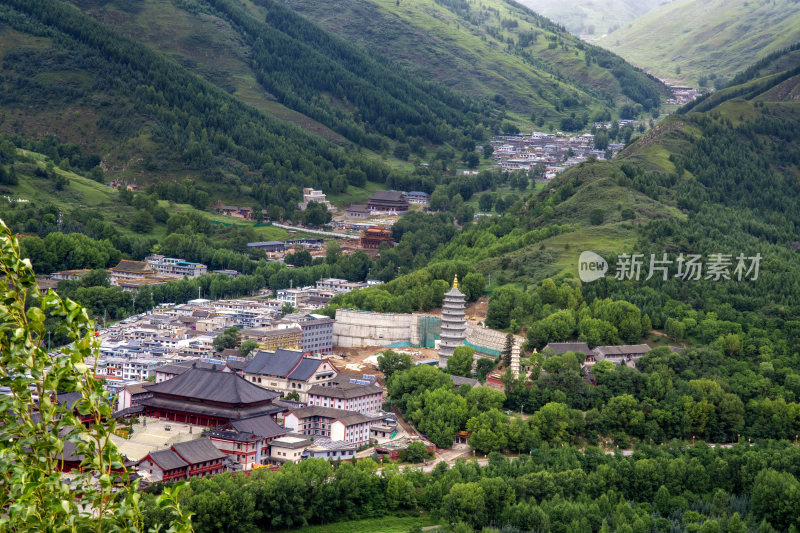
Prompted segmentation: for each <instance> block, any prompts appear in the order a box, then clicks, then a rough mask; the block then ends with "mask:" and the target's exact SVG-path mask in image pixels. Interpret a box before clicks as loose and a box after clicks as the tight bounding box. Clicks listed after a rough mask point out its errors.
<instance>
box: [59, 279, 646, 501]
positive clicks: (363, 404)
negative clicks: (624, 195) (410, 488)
mask: <svg viewBox="0 0 800 533" xmlns="http://www.w3.org/2000/svg"><path fill="white" fill-rule="evenodd" d="M343 285H345V283H343V280H333V279H325V280H320V281H319V282H318V283H317V287H315V289H317V290H320V291H332V292H336V291H341V290H348V289H350V287H343ZM297 303H298V305H301V306H302V302H297ZM284 304H285V301H283V300H280V299H277V298H274V297H272V296H270V295H261V296H256V297H251V298H241V299H234V300H216V301H211V300H206V299H200V298H198V299H195V300H192V301H189V302H187V303H185V304H167V305H161V306H159V307H158V308H156V309H154V310H152V311H149V312H146V313H143V314H140V315H137V316H133V317H130V318H128V319H125V320H123V321H121V322H119V323H117V324H113V325H110V326H108V327H105V328H99V329H98V331H97V338H98V342H99V351H98V357H97V360H96V361H89V363H90V364H94V368H96V374H95V377H96V378H97V379H100V380H102V381H103V382H104V384H105V385H104V386H105V388H106V390H107V391H108V393H109V395H110V396H111V398H112V400H113V403H114V406H115V412H114V415H113V417H114V418H115V419H116V420H117V424H118V425H117V428H118V429H117V431H116V434H115V435H114V436H113V439H114V441H115V444H116V445H117V447H118V448H119V450H120V451H121V452H122V454H123V455H124V456H125V457H126V458H127V459H128V466H129V467H131V468H132V469H133V470H135V472H136V473H137V475H138V476H139V477H140V478H141V479H142V482H143V483H144V484H145V486H146V485H147V484H149V483H156V482H172V481H178V480H183V479H189V478H193V477H203V476H212V475H216V474H220V473H223V472H234V473H235V472H245V473H247V472H250V471H252V470H254V469H258V468H271V469H276V468H279V467H280V466H281V465H282V464H284V463H286V462H294V463H297V462H300V461H303V460H305V459H308V458H323V459H326V460H329V461H344V460H358V459H361V458H365V457H372V458H374V459H378V460H381V459H385V460H390V461H396V460H398V459H400V458H402V457H404V453H405V451H406V450H408V448H409V446H410V445H411V444H412V443H421V445H416V446H422V447H424V449H425V450H427V451H428V452H429V453H433V454H435V455H434V456H433V457H434V458H435V459H436V460H444V461H449V462H452V461H454V460H455V459H456V458H458V457H466V456H469V455H470V454H471V451H470V449H469V447H468V446H467V445H466V442H467V439H468V437H469V435H468V434H467V433H466V432H461V433H459V434H457V435H456V438H455V440H454V442H453V445H452V447H450V448H448V449H438V448H437V447H436V446H435V445H434V444H432V443H431V442H430V441H428V440H427V439H426V438H425V436H424V435H422V434H421V433H419V432H418V431H417V430H416V429H415V428H414V427H412V426H411V425H409V424H407V423H406V422H404V421H403V420H402V418H401V417H400V416H399V413H397V412H393V411H392V410H391V409H389V406H390V403H387V402H388V398H387V395H386V388H385V386H386V383H385V381H384V376H383V374H382V372H380V367H379V361H378V357H379V356H380V355H381V354H382V353H384V352H385V351H386V350H392V351H396V352H400V353H405V354H409V355H410V356H411V360H412V361H413V363H412V364H413V365H431V366H438V367H440V368H445V367H446V366H447V361H448V359H449V358H450V357H452V356H453V354H454V351H455V350H456V349H457V348H458V347H459V346H467V347H469V348H471V349H472V350H473V351H474V359H475V362H477V361H478V360H479V359H481V358H489V359H491V360H492V361H493V362H494V363H495V364H496V363H497V361H498V360H499V359H500V356H501V354H502V353H503V350H504V349H507V348H508V345H509V343H510V344H511V364H510V366H509V367H508V371H510V372H511V373H512V374H513V375H514V376H519V375H520V374H521V373H522V374H527V373H528V372H529V371H530V368H529V367H527V366H526V363H525V362H523V360H522V359H521V349H522V342H523V339H522V338H521V337H517V336H514V335H509V334H506V333H503V332H500V331H495V330H492V329H489V328H486V327H484V326H483V325H482V320H481V319H482V318H484V317H482V316H475V315H478V314H480V313H481V312H482V309H485V302H476V303H475V304H472V305H471V306H470V307H467V305H466V302H465V297H464V294H463V293H462V292H461V291H460V290H459V289H458V279H457V278H456V279H455V280H454V281H453V286H452V288H451V290H450V291H448V292H447V293H446V294H445V296H444V303H443V306H442V308H441V310H440V311H432V312H431V313H411V314H393V313H374V312H365V311H358V310H350V309H338V310H337V311H336V314H335V318H330V317H328V316H325V315H320V314H315V313H313V312H312V311H310V310H308V309H306V310H304V311H300V312H290V313H287V312H285V311H286V309H285V308H284ZM546 349H548V350H550V351H549V352H548V353H552V354H561V353H564V352H566V351H577V352H583V354H584V355H585V356H586V362H585V365H588V366H589V367H591V365H593V364H594V363H596V362H597V361H599V360H603V359H605V360H608V361H610V362H612V363H614V364H624V365H629V366H632V367H634V368H635V364H636V360H638V358H639V357H641V356H642V355H644V354H645V353H647V352H648V351H649V350H650V347H649V346H647V345H644V344H643V345H635V346H606V347H596V348H594V349H591V350H590V349H589V347H588V346H587V345H586V344H585V343H554V344H551V345H549V346H547V347H546ZM451 379H452V382H453V386H454V387H456V388H458V387H461V386H464V385H466V386H469V387H477V386H487V387H492V388H495V389H498V390H503V388H504V381H503V377H502V376H501V373H500V372H499V371H491V372H489V373H488V374H487V376H486V378H485V380H484V382H483V383H481V382H480V381H478V379H476V377H474V376H473V377H463V376H451ZM78 396H79V394H77V393H71V394H65V395H60V396H59V397H58V399H57V401H58V402H59V403H61V404H68V405H70V404H72V403H74V402H75V401H76V400H77V399H78ZM82 420H83V421H84V422H85V423H87V424H89V423H92V422H93V420H92V419H91V416H86V417H82ZM81 459H82V458H81V457H80V456H79V455H77V454H76V453H75V451H74V449H71V448H70V449H67V450H66V451H65V460H64V466H63V468H64V470H65V471H69V470H70V469H72V468H77V467H78V465H79V464H80V461H81Z"/></svg>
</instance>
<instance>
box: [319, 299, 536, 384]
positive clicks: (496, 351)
mask: <svg viewBox="0 0 800 533" xmlns="http://www.w3.org/2000/svg"><path fill="white" fill-rule="evenodd" d="M482 300H483V301H481V300H479V301H478V302H475V303H473V304H472V305H471V306H470V307H469V308H467V310H466V315H467V316H466V317H465V318H466V319H465V323H466V339H465V341H464V345H465V346H469V347H471V348H473V349H474V350H475V357H476V358H479V357H492V358H494V357H497V356H498V355H500V353H501V352H502V351H503V349H504V348H505V344H506V335H507V334H506V333H503V332H501V331H496V330H493V329H490V328H487V327H485V326H483V325H482V324H483V321H484V320H485V314H486V301H485V299H482ZM441 323H442V317H441V312H440V311H439V312H437V310H433V311H431V312H429V313H410V314H407V313H377V312H371V311H358V310H354V309H338V310H337V311H336V322H335V323H334V328H333V344H334V355H333V356H332V360H333V361H334V364H335V365H336V366H337V367H338V368H339V369H340V370H344V371H347V372H369V373H374V372H376V371H377V370H378V361H377V356H378V354H380V353H381V352H383V351H385V350H386V349H391V350H394V351H396V352H402V353H407V354H409V355H410V356H411V359H412V361H413V362H414V363H416V364H426V363H427V364H436V362H437V361H438V353H439V338H440V334H441ZM514 341H515V345H520V344H521V343H522V342H524V339H523V338H522V337H519V336H514Z"/></svg>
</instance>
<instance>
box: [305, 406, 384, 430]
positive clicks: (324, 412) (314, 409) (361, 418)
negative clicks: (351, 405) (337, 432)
mask: <svg viewBox="0 0 800 533" xmlns="http://www.w3.org/2000/svg"><path fill="white" fill-rule="evenodd" d="M290 412H291V413H293V414H294V415H295V416H297V418H300V419H304V418H310V417H312V416H321V417H325V418H330V419H332V420H340V421H342V422H343V423H344V424H346V425H348V426H350V425H352V424H360V423H362V422H370V421H372V420H374V418H373V417H371V416H367V415H362V414H361V413H356V412H355V411H345V410H344V409H334V408H332V407H320V406H316V405H314V406H310V407H302V408H300V409H292V410H291V411H290Z"/></svg>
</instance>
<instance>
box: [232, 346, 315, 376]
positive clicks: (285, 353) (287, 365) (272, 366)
mask: <svg viewBox="0 0 800 533" xmlns="http://www.w3.org/2000/svg"><path fill="white" fill-rule="evenodd" d="M302 358H303V352H298V351H294V350H284V349H283V348H278V349H277V350H276V351H275V352H274V353H273V352H261V351H260V352H257V353H256V355H255V357H253V359H252V360H251V361H250V363H248V365H247V366H246V367H245V368H244V371H245V372H246V373H248V374H263V375H269V376H280V377H286V376H288V375H289V374H290V373H291V372H292V370H294V369H295V367H296V366H297V365H298V363H299V362H300V360H301V359H302Z"/></svg>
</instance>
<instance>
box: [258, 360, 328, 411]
mask: <svg viewBox="0 0 800 533" xmlns="http://www.w3.org/2000/svg"><path fill="white" fill-rule="evenodd" d="M338 373H339V371H338V370H337V369H336V367H335V366H333V363H331V362H330V361H328V360H327V359H316V358H313V357H308V356H305V355H303V352H299V351H291V350H284V349H279V350H276V351H274V352H266V351H260V352H258V353H256V354H255V356H254V357H253V359H252V360H251V361H250V362H249V363H248V364H247V366H246V367H245V368H244V378H245V379H246V380H248V381H250V382H251V383H254V384H256V385H258V386H259V387H264V388H265V389H270V390H274V391H277V392H279V393H280V394H281V396H285V395H286V394H289V393H290V392H296V393H297V395H298V397H299V398H300V401H301V402H305V401H307V399H308V394H307V391H308V389H310V388H311V387H312V386H313V385H319V384H325V383H330V382H331V381H333V380H334V379H335V378H336V375H337V374H338Z"/></svg>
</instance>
